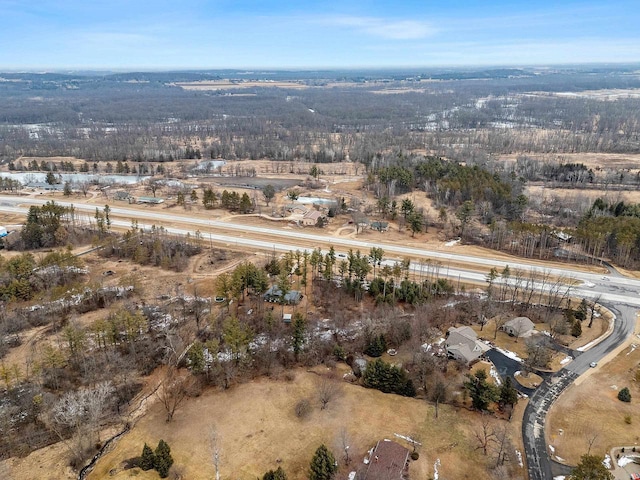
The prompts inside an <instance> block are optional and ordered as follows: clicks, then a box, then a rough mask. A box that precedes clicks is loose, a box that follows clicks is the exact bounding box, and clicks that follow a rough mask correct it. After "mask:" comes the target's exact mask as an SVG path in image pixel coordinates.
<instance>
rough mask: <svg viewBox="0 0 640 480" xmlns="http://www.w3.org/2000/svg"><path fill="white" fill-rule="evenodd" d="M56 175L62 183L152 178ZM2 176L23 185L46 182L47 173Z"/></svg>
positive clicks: (128, 182)
mask: <svg viewBox="0 0 640 480" xmlns="http://www.w3.org/2000/svg"><path fill="white" fill-rule="evenodd" d="M55 175H56V177H59V178H61V181H62V183H65V182H70V183H82V182H89V183H102V184H111V183H126V184H134V183H140V182H143V181H144V180H146V179H147V178H151V177H149V176H138V175H100V174H95V173H60V174H58V173H56V174H55ZM0 177H4V178H11V179H13V180H18V181H19V182H20V183H22V184H23V185H26V186H29V185H33V184H38V183H40V184H42V183H46V177H47V174H46V173H42V172H0Z"/></svg>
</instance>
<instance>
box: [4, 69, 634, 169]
mask: <svg viewBox="0 0 640 480" xmlns="http://www.w3.org/2000/svg"><path fill="white" fill-rule="evenodd" d="M226 74H228V75H235V76H234V77H225V76H224V75H226ZM219 78H232V79H233V78H235V80H234V81H235V82H236V83H237V85H238V88H237V89H233V88H231V89H225V90H218V91H194V90H185V89H182V88H181V87H180V86H177V82H184V81H201V80H215V79H219ZM268 78H269V80H270V81H273V80H287V81H296V82H298V83H300V84H302V85H304V86H305V87H306V88H296V89H292V88H286V84H285V87H283V88H274V87H272V86H269V85H268V84H266V83H265V86H264V87H256V86H254V85H255V84H251V85H252V86H251V87H246V88H245V87H243V85H242V81H243V80H260V79H259V78H258V79H256V78H247V77H246V76H243V75H241V74H233V72H210V73H197V72H194V73H169V72H168V73H164V74H151V73H139V74H126V75H125V74H117V75H63V74H58V75H54V74H42V75H36V74H2V81H0V101H2V104H3V108H2V112H1V114H0V115H1V116H0V159H2V160H4V161H8V160H13V159H15V158H17V157H18V156H20V155H33V156H52V155H72V156H77V157H80V158H85V159H87V160H89V161H100V160H104V161H116V160H127V159H129V160H135V161H145V160H155V161H162V160H168V159H176V158H184V157H185V156H187V155H186V154H187V153H188V152H187V148H190V147H191V145H192V144H193V143H197V144H198V146H199V147H200V149H201V151H202V153H203V155H204V156H206V157H211V158H219V157H220V158H227V159H243V158H251V159H256V158H269V159H274V160H295V159H300V160H304V161H311V162H332V161H341V160H343V159H345V158H350V159H351V160H354V161H355V160H357V161H361V162H363V163H365V164H366V163H369V162H370V161H371V159H372V158H374V156H375V155H376V153H379V152H381V151H385V150H387V149H389V148H398V149H404V150H413V149H418V148H425V146H426V147H427V148H428V149H429V150H430V151H431V153H434V154H436V155H446V156H447V157H448V158H452V159H456V160H460V161H466V160H467V159H469V158H471V159H486V158H487V156H489V155H491V154H499V153H512V152H521V153H527V152H529V153H534V152H537V153H562V152H565V153H569V152H586V151H590V152H636V151H637V150H638V148H639V145H640V139H639V138H638V125H639V122H640V118H639V114H638V112H640V99H638V98H634V97H632V96H629V97H625V96H616V97H611V99H609V97H604V99H602V98H598V97H594V96H591V95H580V93H581V92H588V91H591V90H599V89H629V88H638V87H639V86H640V79H639V78H638V75H637V74H635V73H634V69H633V68H631V67H629V68H625V67H618V68H611V69H596V70H594V69H587V68H585V69H556V70H534V69H530V70H526V71H525V70H486V71H452V72H447V73H442V72H279V73H278V74H277V75H275V76H271V75H270V76H269V77H268ZM329 84H330V85H331V87H329V86H328V85H329ZM564 93H567V95H564Z"/></svg>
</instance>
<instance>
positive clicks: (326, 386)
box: [317, 378, 341, 410]
mask: <svg viewBox="0 0 640 480" xmlns="http://www.w3.org/2000/svg"><path fill="white" fill-rule="evenodd" d="M340 391H341V390H340V387H339V386H338V384H337V383H336V382H334V381H333V380H330V379H328V378H323V379H322V380H321V381H320V383H318V390H317V393H318V400H319V401H320V410H324V409H325V408H327V405H328V404H329V402H330V401H331V400H333V399H334V398H336V397H337V396H338V395H339V394H340Z"/></svg>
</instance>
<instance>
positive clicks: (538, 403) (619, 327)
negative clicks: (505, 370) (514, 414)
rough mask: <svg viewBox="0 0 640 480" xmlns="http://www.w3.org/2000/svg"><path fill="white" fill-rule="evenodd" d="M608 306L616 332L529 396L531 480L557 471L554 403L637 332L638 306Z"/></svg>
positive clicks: (525, 424) (526, 425)
mask: <svg viewBox="0 0 640 480" xmlns="http://www.w3.org/2000/svg"><path fill="white" fill-rule="evenodd" d="M605 306H606V307H607V308H609V309H610V310H611V311H612V312H614V314H615V315H616V319H615V321H614V328H613V332H611V334H610V335H609V336H608V337H607V338H605V339H604V340H602V341H601V342H600V343H598V344H597V345H595V346H594V347H592V348H591V349H589V350H587V351H585V352H584V353H583V354H582V355H580V356H578V357H576V358H575V359H574V360H573V361H572V362H571V363H569V364H568V365H567V367H565V368H563V369H562V370H560V371H559V372H557V373H556V374H555V375H554V376H553V377H551V378H550V379H549V380H547V381H545V382H543V384H542V385H540V387H538V388H537V390H536V391H535V393H534V394H533V395H532V396H531V398H530V399H529V404H528V405H527V408H526V409H525V412H524V418H523V421H522V437H523V440H524V446H525V454H526V457H527V468H528V470H529V479H530V480H551V479H552V478H553V474H554V473H556V472H553V469H552V462H551V460H550V458H549V454H548V452H547V442H546V439H545V434H544V426H545V420H546V415H547V413H548V411H549V409H550V408H551V405H552V404H553V402H554V401H555V400H556V399H557V398H558V397H559V396H560V395H561V394H562V392H563V391H564V390H565V389H566V388H567V387H569V385H571V384H572V383H573V382H574V381H575V380H576V379H577V378H578V377H579V376H580V375H581V374H583V373H584V372H586V371H587V370H589V369H590V368H591V367H590V366H589V365H590V363H591V362H596V363H597V362H600V361H601V360H602V359H603V358H604V357H605V356H606V355H607V354H609V353H610V352H612V351H613V350H615V349H616V347H618V346H619V345H621V344H622V343H624V341H625V340H626V339H627V338H628V337H629V336H630V335H632V334H633V332H634V328H635V324H636V313H637V309H636V308H634V307H632V306H628V305H616V306H613V305H610V304H606V303H605ZM557 473H560V472H557Z"/></svg>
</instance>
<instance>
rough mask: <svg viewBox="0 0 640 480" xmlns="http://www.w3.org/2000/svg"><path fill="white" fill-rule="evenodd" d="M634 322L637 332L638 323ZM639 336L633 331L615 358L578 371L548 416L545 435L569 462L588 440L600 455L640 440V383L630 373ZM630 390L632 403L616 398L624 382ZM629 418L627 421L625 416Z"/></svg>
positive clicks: (638, 355) (637, 357) (639, 352)
mask: <svg viewBox="0 0 640 480" xmlns="http://www.w3.org/2000/svg"><path fill="white" fill-rule="evenodd" d="M639 326H640V325H639V324H636V332H638V327H639ZM638 345H640V336H639V335H634V336H633V337H631V338H630V339H629V340H628V341H627V342H626V344H625V346H624V347H622V348H620V349H618V353H617V355H616V353H614V354H613V355H615V358H613V359H612V360H611V361H609V362H608V363H607V364H606V365H605V364H603V366H602V367H597V368H596V369H593V370H591V371H590V372H588V373H587V374H585V375H583V377H581V378H580V379H579V380H578V381H577V382H576V384H574V385H573V386H571V387H570V388H569V389H567V391H566V392H565V393H563V394H562V395H561V396H560V398H559V399H558V400H557V402H556V403H555V404H554V406H553V408H552V409H551V411H550V413H549V416H548V418H547V429H546V431H547V438H548V441H549V443H550V444H551V445H552V446H553V447H554V448H555V455H556V456H558V457H560V458H562V459H564V460H565V461H566V462H568V463H569V464H575V463H577V462H578V461H579V460H580V456H581V455H583V454H584V453H585V452H586V451H587V449H588V448H589V441H591V440H592V439H593V446H592V448H591V453H596V454H599V455H604V454H605V453H606V452H608V451H609V450H610V449H611V448H612V447H614V446H616V445H634V444H638V443H640V437H639V436H638V432H637V424H638V423H640V403H638V399H639V398H640V387H639V386H638V383H637V381H636V377H635V373H636V371H637V370H638V367H639V365H640V349H638V348H637V347H638ZM625 386H626V387H628V388H629V390H630V391H631V396H632V401H631V403H624V402H621V401H620V400H618V398H617V395H618V391H619V390H620V389H621V388H623V387H625ZM627 415H628V416H630V419H631V423H630V424H627V423H626V421H625V417H626V416H627Z"/></svg>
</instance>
